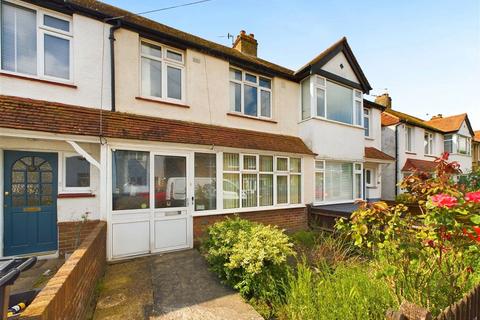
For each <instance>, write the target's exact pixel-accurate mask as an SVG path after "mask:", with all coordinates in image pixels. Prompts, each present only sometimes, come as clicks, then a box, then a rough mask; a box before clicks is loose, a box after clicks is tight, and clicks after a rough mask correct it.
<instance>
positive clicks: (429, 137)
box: [423, 131, 435, 156]
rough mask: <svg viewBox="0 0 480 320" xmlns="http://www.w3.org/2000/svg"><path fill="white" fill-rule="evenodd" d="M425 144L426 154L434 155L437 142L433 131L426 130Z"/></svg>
mask: <svg viewBox="0 0 480 320" xmlns="http://www.w3.org/2000/svg"><path fill="white" fill-rule="evenodd" d="M423 144H424V148H423V152H424V154H425V155H427V156H431V155H433V153H434V152H435V151H434V149H435V143H434V137H433V133H432V132H429V131H425V132H424V134H423Z"/></svg>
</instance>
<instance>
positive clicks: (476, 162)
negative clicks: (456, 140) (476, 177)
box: [472, 131, 480, 169]
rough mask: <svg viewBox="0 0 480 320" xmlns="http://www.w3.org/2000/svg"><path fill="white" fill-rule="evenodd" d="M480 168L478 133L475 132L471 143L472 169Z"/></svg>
mask: <svg viewBox="0 0 480 320" xmlns="http://www.w3.org/2000/svg"><path fill="white" fill-rule="evenodd" d="M478 167H480V131H475V136H474V137H473V141H472V169H477V168H478Z"/></svg>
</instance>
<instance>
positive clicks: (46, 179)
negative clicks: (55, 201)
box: [42, 172, 53, 183]
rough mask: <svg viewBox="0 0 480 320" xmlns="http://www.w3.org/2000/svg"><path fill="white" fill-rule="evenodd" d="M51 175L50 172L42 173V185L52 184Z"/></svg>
mask: <svg viewBox="0 0 480 320" xmlns="http://www.w3.org/2000/svg"><path fill="white" fill-rule="evenodd" d="M52 179H53V174H52V172H42V182H43V183H52Z"/></svg>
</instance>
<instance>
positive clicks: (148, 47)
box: [142, 43, 162, 58]
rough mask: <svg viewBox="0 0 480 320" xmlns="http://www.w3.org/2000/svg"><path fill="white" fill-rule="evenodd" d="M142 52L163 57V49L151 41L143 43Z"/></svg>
mask: <svg viewBox="0 0 480 320" xmlns="http://www.w3.org/2000/svg"><path fill="white" fill-rule="evenodd" d="M142 54H145V55H149V56H154V57H157V58H161V57H162V49H161V48H160V47H157V46H155V45H153V44H150V43H142Z"/></svg>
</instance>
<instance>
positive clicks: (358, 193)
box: [355, 173, 362, 199]
mask: <svg viewBox="0 0 480 320" xmlns="http://www.w3.org/2000/svg"><path fill="white" fill-rule="evenodd" d="M361 198H362V175H361V174H359V173H357V174H355V199H361Z"/></svg>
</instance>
